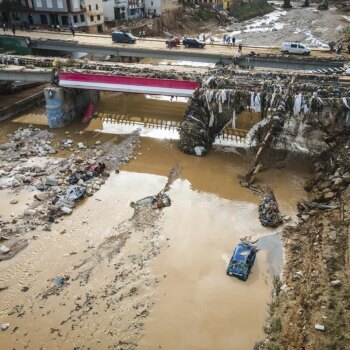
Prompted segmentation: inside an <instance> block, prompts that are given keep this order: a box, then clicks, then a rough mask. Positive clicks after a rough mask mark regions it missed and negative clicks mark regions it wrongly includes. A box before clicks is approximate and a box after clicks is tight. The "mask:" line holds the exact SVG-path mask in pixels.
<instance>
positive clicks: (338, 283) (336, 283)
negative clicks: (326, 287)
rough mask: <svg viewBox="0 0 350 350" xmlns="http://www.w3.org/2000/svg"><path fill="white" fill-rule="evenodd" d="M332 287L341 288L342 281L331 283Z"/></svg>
mask: <svg viewBox="0 0 350 350" xmlns="http://www.w3.org/2000/svg"><path fill="white" fill-rule="evenodd" d="M331 285H332V286H333V287H340V286H341V281H339V280H334V281H331Z"/></svg>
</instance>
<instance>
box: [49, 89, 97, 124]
mask: <svg viewBox="0 0 350 350" xmlns="http://www.w3.org/2000/svg"><path fill="white" fill-rule="evenodd" d="M44 94H45V102H46V112H47V119H48V122H49V126H50V128H63V127H64V126H66V125H67V124H69V123H70V122H71V121H72V120H74V119H76V118H79V117H82V115H83V114H84V112H85V111H86V109H87V107H88V106H89V105H90V103H92V104H93V105H95V104H96V103H97V102H98V100H99V97H100V93H99V91H94V90H77V89H67V88H62V87H47V88H45V89H44Z"/></svg>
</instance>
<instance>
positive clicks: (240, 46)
mask: <svg viewBox="0 0 350 350" xmlns="http://www.w3.org/2000/svg"><path fill="white" fill-rule="evenodd" d="M242 50H243V45H242V43H239V45H238V53H240V54H241V55H242V53H243V52H242Z"/></svg>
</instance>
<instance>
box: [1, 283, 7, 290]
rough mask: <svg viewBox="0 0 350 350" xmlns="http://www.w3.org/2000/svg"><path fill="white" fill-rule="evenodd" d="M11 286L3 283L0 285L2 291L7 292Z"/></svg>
mask: <svg viewBox="0 0 350 350" xmlns="http://www.w3.org/2000/svg"><path fill="white" fill-rule="evenodd" d="M8 287H9V286H8V285H6V284H3V283H0V290H5V289H7V288H8Z"/></svg>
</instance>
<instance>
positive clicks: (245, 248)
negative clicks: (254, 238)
mask: <svg viewBox="0 0 350 350" xmlns="http://www.w3.org/2000/svg"><path fill="white" fill-rule="evenodd" d="M252 250H253V246H252V245H249V244H248V243H245V242H241V243H238V245H237V246H236V249H235V251H234V255H233V258H234V260H235V258H238V257H241V258H244V257H247V256H248V255H249V253H250V252H251V251H252Z"/></svg>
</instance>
